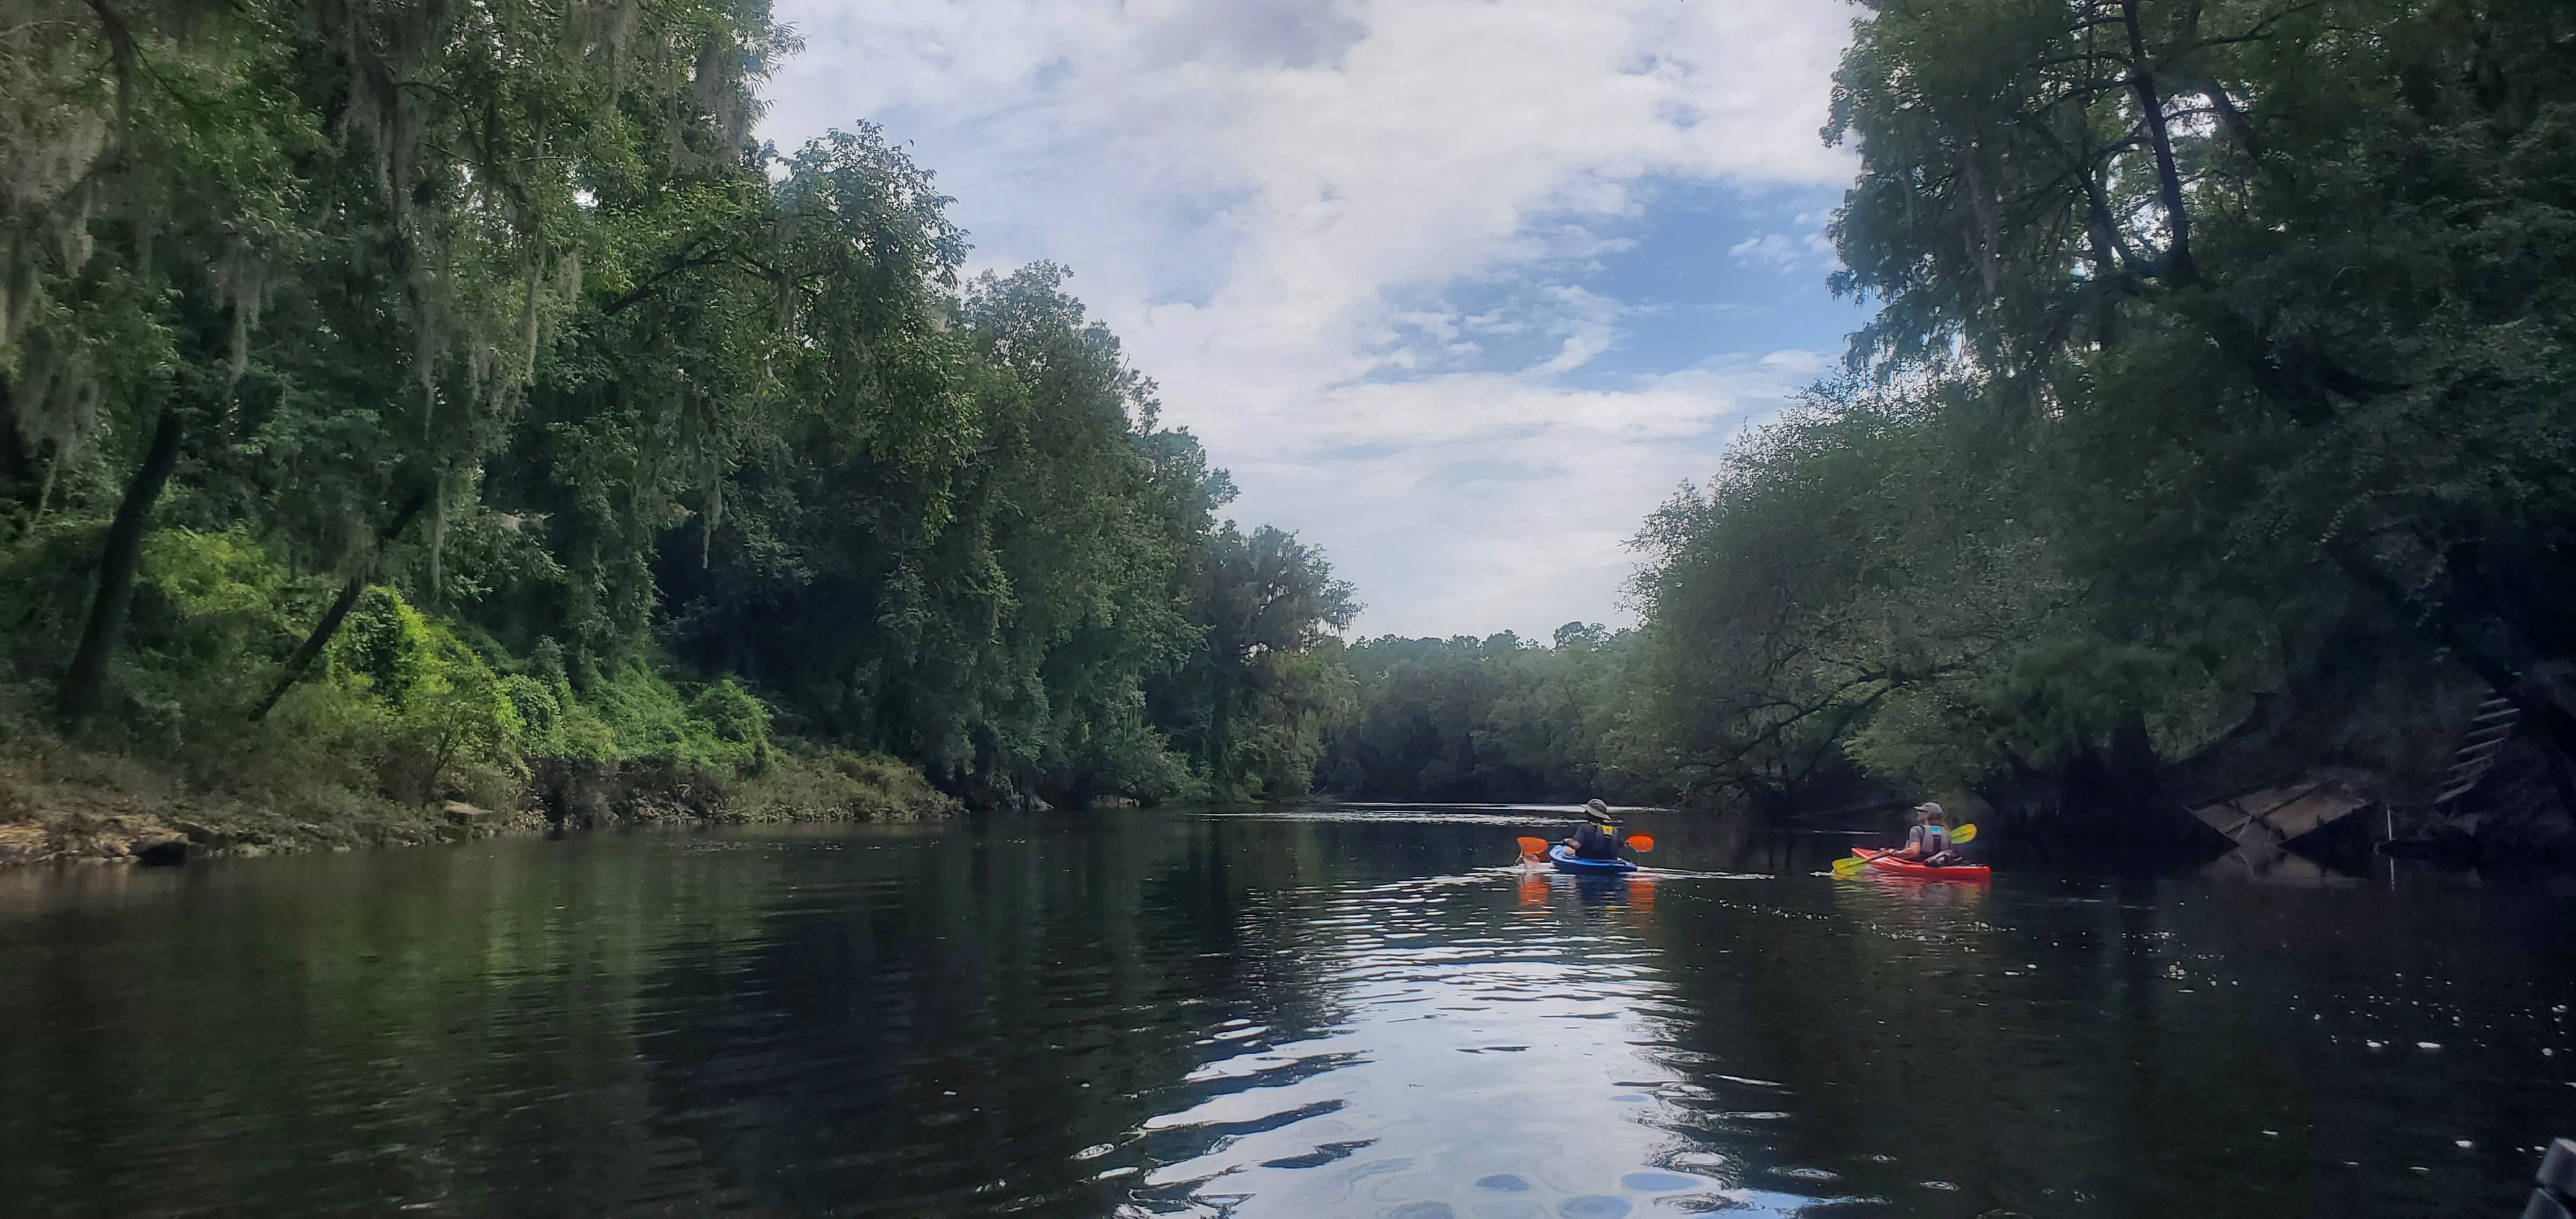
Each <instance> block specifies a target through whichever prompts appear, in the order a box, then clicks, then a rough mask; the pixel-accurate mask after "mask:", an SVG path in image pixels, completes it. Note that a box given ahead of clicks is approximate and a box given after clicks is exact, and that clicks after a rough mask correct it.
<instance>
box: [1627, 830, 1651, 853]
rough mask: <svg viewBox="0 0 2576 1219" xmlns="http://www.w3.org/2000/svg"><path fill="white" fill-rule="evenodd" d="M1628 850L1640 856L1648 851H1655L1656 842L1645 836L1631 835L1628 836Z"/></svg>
mask: <svg viewBox="0 0 2576 1219" xmlns="http://www.w3.org/2000/svg"><path fill="white" fill-rule="evenodd" d="M1628 849H1629V850H1632V851H1635V852H1638V853H1639V854H1644V853H1645V852H1647V851H1651V850H1654V849H1655V840H1654V839H1652V838H1648V837H1647V836H1645V835H1643V834H1630V835H1628Z"/></svg>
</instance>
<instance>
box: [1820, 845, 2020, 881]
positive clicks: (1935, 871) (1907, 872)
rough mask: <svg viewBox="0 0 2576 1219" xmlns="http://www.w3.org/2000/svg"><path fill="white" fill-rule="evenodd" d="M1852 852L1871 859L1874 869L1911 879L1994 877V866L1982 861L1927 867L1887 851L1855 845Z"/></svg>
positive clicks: (1981, 879)
mask: <svg viewBox="0 0 2576 1219" xmlns="http://www.w3.org/2000/svg"><path fill="white" fill-rule="evenodd" d="M1852 854H1854V855H1857V856H1859V857H1861V858H1863V859H1866V860H1868V861H1869V866H1870V869H1871V870H1872V871H1875V872H1878V873H1880V874H1881V875H1885V876H1902V877H1906V878H1908V879H1910V880H1957V881H1966V882H1968V883H1970V884H1984V883H1985V882H1987V881H1989V880H1992V879H1994V872H1995V870H1994V869H1993V868H1989V867H1987V866H1986V865H1984V864H1981V863H1966V864H1952V865H1951V866H1949V867H1946V868H1934V867H1927V866H1925V865H1923V864H1919V863H1915V862H1914V861H1912V860H1910V859H1896V858H1893V857H1891V853H1890V852H1887V851H1873V850H1871V849H1869V848H1868V847H1853V848H1852Z"/></svg>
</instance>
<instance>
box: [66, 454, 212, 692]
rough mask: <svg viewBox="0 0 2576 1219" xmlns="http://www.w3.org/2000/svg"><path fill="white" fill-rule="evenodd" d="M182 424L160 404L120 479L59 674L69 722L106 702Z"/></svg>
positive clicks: (173, 461) (174, 461) (176, 460)
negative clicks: (79, 621) (84, 619)
mask: <svg viewBox="0 0 2576 1219" xmlns="http://www.w3.org/2000/svg"><path fill="white" fill-rule="evenodd" d="M182 430H183V425H182V424H181V423H180V421H179V408H178V407H177V406H164V407H162V408H161V419H160V421H159V422H158V423H156V424H154V425H153V428H152V443H151V445H150V446H149V447H148V448H146V449H145V450H144V451H143V464H142V465H141V466H139V467H137V468H136V469H135V471H134V478H133V480H132V481H130V482H128V483H126V484H125V498H124V499H123V500H121V501H119V502H118V503H117V505H116V519H115V520H114V521H113V522H111V523H110V524H109V525H108V527H107V545H106V546H105V547H104V548H103V549H102V550H101V552H100V554H99V563H98V592H97V594H96V595H95V596H93V597H92V598H91V599H90V603H89V621H88V623H87V624H85V625H84V626H83V627H82V628H81V638H80V647H79V649H78V650H76V651H74V652H73V653H72V665H71V669H70V671H68V672H66V673H64V674H63V682H62V688H61V700H62V701H61V711H62V717H63V721H64V722H65V723H66V724H68V725H70V726H72V727H79V726H80V725H81V724H83V723H85V722H87V721H88V719H89V718H90V717H91V716H93V715H96V714H98V709H99V708H100V707H101V706H103V705H105V703H106V702H107V658H108V656H109V654H110V653H112V652H113V651H114V650H115V648H116V638H117V636H118V635H120V634H122V633H124V630H125V614H126V610H127V609H128V608H129V607H131V606H132V605H133V604H134V568H135V563H136V560H137V559H139V558H140V557H141V556H142V552H143V531H144V528H145V527H146V526H147V525H148V524H150V522H151V517H152V505H153V503H154V501H156V500H159V499H160V498H161V488H162V487H163V486H164V485H166V484H167V483H168V482H169V481H170V470H171V468H172V467H174V466H177V465H178V464H179V439H180V433H181V431H182Z"/></svg>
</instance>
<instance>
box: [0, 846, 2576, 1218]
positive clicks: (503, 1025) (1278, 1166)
mask: <svg viewBox="0 0 2576 1219" xmlns="http://www.w3.org/2000/svg"><path fill="white" fill-rule="evenodd" d="M1551 816H1552V815H1551V814H1545V813H1537V812H1507V811H1481V812H1480V811H1460V810H1367V811H1333V810H1315V811H1313V812H1307V813H1288V814H1269V815H1232V816H1202V815H1181V814H1158V813H1125V814H1103V815H1058V816H1052V817H1045V818H1030V819H1001V820H988V821H979V822H976V823H972V824H963V825H956V826H949V827H941V828H937V829H928V830H898V829H871V828H857V829H846V830H836V831H831V832H813V831H808V832H802V833H785V832H766V833H759V832H728V833H708V834H693V835H675V834H638V835H629V836H619V835H608V834H598V835H590V836H584V837H574V838H569V839H565V840H562V841H554V842H547V841H535V840H517V841H501V842H488V843H480V844H475V845H471V846H466V847H460V848H454V849H413V850H398V851H386V852H379V853H369V854H355V855H341V856H329V857H315V858H292V859H275V860H245V861H236V862H221V863H217V864H214V865H211V866H194V865H192V866H191V867H189V868H186V869H180V870H171V871H132V870H104V869H92V870H79V871H72V872H63V873H54V872H22V873H16V874H11V875H7V876H5V877H0V1213H5V1214H7V1215H11V1216H18V1215H27V1216H129V1215H257V1216H303V1215H325V1214H329V1215H367V1214H400V1213H419V1214H428V1215H459V1216H483V1215H496V1216H521V1215H524V1216H681V1215H699V1214H743V1215H761V1216H770V1215H775V1216H791V1215H890V1216H935V1215H957V1216H967V1215H1006V1214H1007V1215H1067V1216H1112V1215H1114V1216H1146V1215H1164V1214H1172V1215H1227V1216H1237V1217H1240V1219H1258V1217H1266V1216H1292V1217H1301V1216H1342V1215H1348V1216H1372V1217H1387V1219H1443V1217H1447V1219H1469V1217H1486V1219H1510V1217H1527V1219H1538V1217H1550V1216H1562V1217H1575V1219H1585V1217H1599V1219H1610V1217H1614V1216H1622V1215H1640V1216H1643V1215H1669V1214H1685V1213H1703V1212H1712V1211H1716V1212H1724V1213H1727V1214H1744V1215H1749V1216H1759V1215H1768V1214H1779V1215H1786V1214H1810V1215H1886V1216H1961V1217H1966V1216H1989V1217H2000V1216H2008V1215H2025V1216H2033V1217H2037V1216H2061V1215H2062V1216H2183V1215H2244V1216H2301V1215H2315V1216H2328V1215H2332V1216H2347V1215H2437V1214H2438V1215H2463V1216H2480V1215H2493V1216H2498V1217H2499V1219H2501V1217H2504V1216H2510V1215H2513V1214H2516V1213H2519V1210H2520V1200H2521V1198H2522V1196H2523V1194H2524V1193H2525V1192H2526V1190H2527V1188H2528V1186H2527V1182H2528V1180H2529V1178H2530V1173H2531V1169H2532V1167H2533V1166H2534V1164H2535V1162H2536V1155H2537V1149H2538V1146H2539V1145H2540V1144H2542V1143H2543V1142H2545V1141H2546V1139H2547V1138H2548V1137H2549V1136H2551V1135H2556V1134H2576V1082H2571V1081H2576V1037H2571V1036H2570V1025H2569V1013H2568V1007H2569V1005H2570V1004H2571V1002H2576V922H2571V917H2572V916H2576V896H2571V894H2570V893H2569V892H2567V891H2566V890H2565V889H2564V888H2563V887H2553V886H2549V885H2545V884H2537V883H2522V884H2515V885H2506V884H2501V883H2498V884H2492V885H2488V886H2478V885H2475V884H2472V883H2470V882H2467V881H2464V880H2460V879H2456V878H2454V879H2443V878H2437V877H2433V876H2417V875H2403V876H2398V877H2395V878H2391V877H2388V876H2385V875H2383V876H2380V877H2377V878H2373V879H2370V880H2366V881H2352V882H2348V883H2342V884H2328V885H2323V886H2307V887H2301V886H2284V885H2278V884H2268V885H2267V884H2260V883H2252V882H2247V881H2243V880H2229V879H2226V878H2224V877H2215V876H2213V877H2203V876H2200V875H2182V876H2173V877H2162V878H2139V879H2121V880H2103V879H2098V878H2084V877H2078V876H2072V875H2065V874H2056V873H2048V872H2046V871H2044V870H2042V869H2039V868H2035V867H2034V868H2030V869H2023V870H2019V871H2013V870H2005V871H2002V872H2001V873H2000V874H1999V877H1998V879H1997V881H1996V883H1995V884H1994V885H1993V886H1992V887H1991V888H1990V889H1971V888H1961V887H1953V886H1919V885H1907V884H1903V883H1868V882H1837V881H1834V880H1832V879H1829V878H1826V877H1821V876H1817V875H1815V874H1814V873H1815V872H1816V871H1817V870H1818V869H1820V868H1822V867H1823V865H1824V863H1825V861H1826V859H1827V858H1828V857H1829V856H1830V855H1831V854H1834V853H1839V852H1840V851H1841V850H1842V849H1843V847H1844V845H1845V843H1844V842H1843V841H1842V840H1837V839H1831V838H1804V839H1776V838H1775V839H1752V838H1748V837H1746V836H1744V835H1743V834H1742V833H1741V832H1740V831H1736V830H1732V829H1730V828H1728V827H1726V826H1724V825H1721V824H1716V823H1711V822H1705V821H1683V820H1678V819H1669V820H1665V821H1662V822H1650V823H1648V824H1646V825H1644V826H1642V827H1639V828H1644V829H1647V830H1649V831H1651V832H1653V833H1654V834H1655V836H1656V837H1657V838H1658V839H1659V840H1660V849H1658V850H1657V851H1656V853H1655V854H1654V855H1652V856H1649V857H1648V862H1651V863H1653V864H1656V865H1658V871H1657V873H1656V874H1653V875H1652V876H1651V877H1650V878H1641V879H1639V880H1634V881H1630V882H1626V883H1610V884H1601V883H1599V882H1586V883H1581V884H1578V883H1576V882H1574V881H1573V880H1571V879H1570V878H1560V877H1551V876H1545V875H1523V874H1521V873H1519V872H1518V871H1517V870H1516V869H1514V868H1513V867H1511V866H1510V865H1511V860H1512V856H1513V854H1514V848H1513V846H1512V842H1511V838H1512V836H1513V835H1514V834H1515V833H1518V832H1525V830H1526V828H1528V827H1533V826H1538V825H1544V824H1545V823H1546V822H1547V821H1548V820H1549V819H1550V817H1551Z"/></svg>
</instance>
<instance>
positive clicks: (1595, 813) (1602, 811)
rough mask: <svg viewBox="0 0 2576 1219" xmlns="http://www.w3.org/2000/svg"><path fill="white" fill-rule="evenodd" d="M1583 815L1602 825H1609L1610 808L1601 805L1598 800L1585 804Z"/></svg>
mask: <svg viewBox="0 0 2576 1219" xmlns="http://www.w3.org/2000/svg"><path fill="white" fill-rule="evenodd" d="M1583 815H1584V816H1586V817H1590V818H1591V819H1593V820H1595V821H1598V822H1600V823H1601V824H1603V825H1608V824H1610V806H1609V805H1607V804H1603V803H1602V802H1600V801H1598V800H1594V801H1591V802H1590V803H1587V804H1585V805H1584V806H1583Z"/></svg>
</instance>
